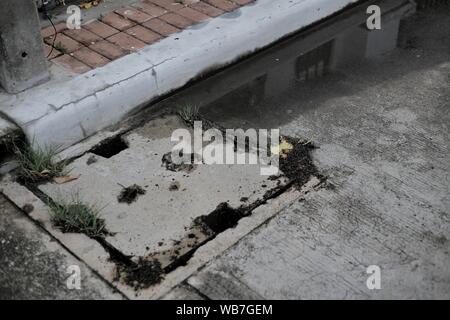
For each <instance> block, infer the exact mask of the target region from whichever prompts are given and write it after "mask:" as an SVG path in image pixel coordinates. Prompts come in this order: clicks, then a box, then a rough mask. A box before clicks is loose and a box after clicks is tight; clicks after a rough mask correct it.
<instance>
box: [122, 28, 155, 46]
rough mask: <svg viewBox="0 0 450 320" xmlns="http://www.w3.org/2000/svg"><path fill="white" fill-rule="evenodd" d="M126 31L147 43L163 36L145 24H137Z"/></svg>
mask: <svg viewBox="0 0 450 320" xmlns="http://www.w3.org/2000/svg"><path fill="white" fill-rule="evenodd" d="M125 32H126V33H128V34H129V35H131V36H133V37H135V38H137V39H139V40H141V41H143V42H145V43H146V44H151V43H153V42H156V41H158V40H159V39H161V38H162V37H161V35H159V34H158V33H156V32H154V31H152V30H150V29H147V28H145V27H143V26H135V27H133V28H130V29H128V30H126V31H125Z"/></svg>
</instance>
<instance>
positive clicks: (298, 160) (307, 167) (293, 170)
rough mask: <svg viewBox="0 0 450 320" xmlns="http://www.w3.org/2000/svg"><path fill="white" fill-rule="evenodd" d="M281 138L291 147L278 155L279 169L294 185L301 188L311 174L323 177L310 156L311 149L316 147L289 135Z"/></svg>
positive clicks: (309, 142)
mask: <svg viewBox="0 0 450 320" xmlns="http://www.w3.org/2000/svg"><path fill="white" fill-rule="evenodd" d="M282 140H284V141H286V142H287V143H288V144H289V145H292V148H289V152H287V153H285V156H281V157H280V170H281V171H282V172H283V174H284V176H286V177H287V178H288V179H289V180H290V181H291V182H292V183H293V185H294V186H295V187H297V188H301V187H302V186H303V185H304V184H305V183H307V182H308V180H309V179H310V178H311V177H312V176H316V177H318V178H320V179H323V176H322V175H321V174H319V171H318V170H317V168H316V166H315V165H314V163H313V161H312V158H311V151H312V150H314V149H316V146H315V145H314V144H313V143H311V141H303V140H301V139H297V138H293V137H289V136H284V137H283V138H282ZM286 145H287V144H286Z"/></svg>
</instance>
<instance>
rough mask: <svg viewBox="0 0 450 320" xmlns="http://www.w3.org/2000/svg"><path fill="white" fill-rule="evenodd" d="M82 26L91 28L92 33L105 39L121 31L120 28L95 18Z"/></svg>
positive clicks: (87, 28)
mask: <svg viewBox="0 0 450 320" xmlns="http://www.w3.org/2000/svg"><path fill="white" fill-rule="evenodd" d="M82 28H84V29H86V30H89V31H90V32H92V33H95V34H96V35H98V36H99V37H101V38H103V39H104V38H108V37H111V36H112V35H114V34H116V33H119V32H120V31H119V30H117V29H115V28H113V27H111V26H109V25H107V24H105V23H103V22H100V21H98V20H94V21H92V22H90V23H88V24H85V25H84V26H82Z"/></svg>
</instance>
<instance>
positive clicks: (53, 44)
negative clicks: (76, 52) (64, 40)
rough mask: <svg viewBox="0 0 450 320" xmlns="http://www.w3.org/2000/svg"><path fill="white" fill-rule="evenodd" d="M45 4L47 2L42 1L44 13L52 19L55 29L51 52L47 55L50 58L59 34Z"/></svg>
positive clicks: (49, 19)
mask: <svg viewBox="0 0 450 320" xmlns="http://www.w3.org/2000/svg"><path fill="white" fill-rule="evenodd" d="M45 5H46V4H45V2H42V13H43V14H44V16H45V17H46V18H47V19H48V21H50V23H51V24H52V27H53V30H54V31H55V33H54V35H53V42H52V49H51V50H50V52H49V54H48V56H47V59H48V58H49V57H50V56H51V55H52V53H53V49H54V48H55V41H56V35H57V34H58V31H57V30H56V27H55V24H54V23H53V21H52V19H51V18H50V16H49V15H48V12H47V7H46V6H45Z"/></svg>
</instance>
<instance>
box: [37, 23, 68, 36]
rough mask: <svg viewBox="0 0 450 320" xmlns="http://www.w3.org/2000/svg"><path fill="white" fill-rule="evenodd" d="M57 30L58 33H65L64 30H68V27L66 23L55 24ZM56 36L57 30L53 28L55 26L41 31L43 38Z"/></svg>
mask: <svg viewBox="0 0 450 320" xmlns="http://www.w3.org/2000/svg"><path fill="white" fill-rule="evenodd" d="M55 28H56V32H57V33H58V32H61V31H63V30H64V29H67V25H66V23H65V22H61V23H58V24H55ZM54 34H55V29H54V28H53V26H49V27H47V28H44V29H42V30H41V35H42V38H48V37H50V36H52V35H54Z"/></svg>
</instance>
